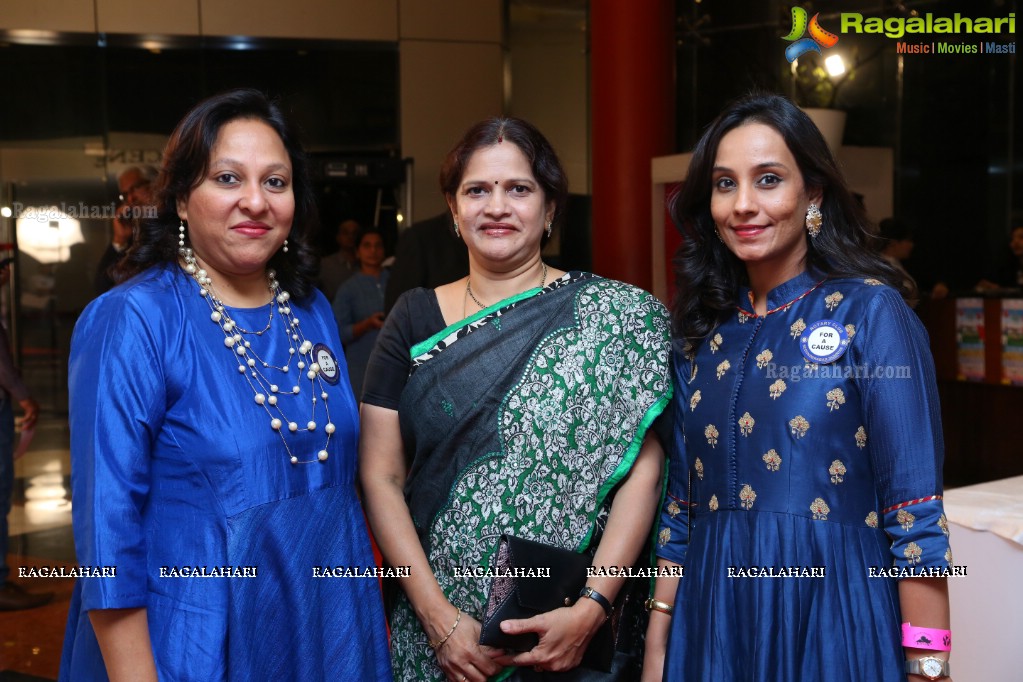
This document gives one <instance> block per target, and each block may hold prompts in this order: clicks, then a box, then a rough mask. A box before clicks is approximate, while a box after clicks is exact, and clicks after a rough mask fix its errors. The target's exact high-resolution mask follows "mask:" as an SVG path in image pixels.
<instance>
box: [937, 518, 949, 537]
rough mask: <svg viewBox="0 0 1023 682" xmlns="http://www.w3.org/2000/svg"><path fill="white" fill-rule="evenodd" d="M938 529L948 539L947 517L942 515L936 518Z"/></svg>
mask: <svg viewBox="0 0 1023 682" xmlns="http://www.w3.org/2000/svg"><path fill="white" fill-rule="evenodd" d="M938 528H940V529H941V532H942V533H944V534H945V537H948V517H947V516H945V515H944V514H942V515H941V516H939V517H938Z"/></svg>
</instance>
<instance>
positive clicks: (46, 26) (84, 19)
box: [0, 0, 96, 33]
mask: <svg viewBox="0 0 1023 682" xmlns="http://www.w3.org/2000/svg"><path fill="white" fill-rule="evenodd" d="M0 29H27V30H34V31H72V32H81V33H94V32H95V31H96V15H95V12H94V11H93V4H92V2H91V0H89V1H84V2H83V0H31V2H26V0H0Z"/></svg>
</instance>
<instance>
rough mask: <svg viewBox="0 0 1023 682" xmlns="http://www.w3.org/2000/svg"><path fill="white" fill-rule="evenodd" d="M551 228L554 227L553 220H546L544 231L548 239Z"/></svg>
mask: <svg viewBox="0 0 1023 682" xmlns="http://www.w3.org/2000/svg"><path fill="white" fill-rule="evenodd" d="M553 229H554V221H553V220H551V221H548V223H547V229H546V232H547V238H548V239H550V238H551V231H552V230H553Z"/></svg>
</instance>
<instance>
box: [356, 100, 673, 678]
mask: <svg viewBox="0 0 1023 682" xmlns="http://www.w3.org/2000/svg"><path fill="white" fill-rule="evenodd" d="M441 187H442V190H443V192H444V195H445V198H446V200H447V203H448V206H449V207H450V210H451V214H452V216H453V218H454V223H455V232H456V235H458V236H459V237H460V238H461V239H462V240H463V241H464V242H465V243H466V246H467V247H468V251H469V262H470V273H469V276H468V277H467V278H463V279H460V280H458V281H455V282H452V283H450V284H446V285H443V286H440V287H438V288H436V289H432V290H427V289H413V290H412V291H409V292H407V293H406V294H405V295H404V296H403V297H402V298H401V299H399V300H398V302H397V303H396V304H395V307H394V309H393V310H392V311H391V313H390V315H389V317H388V319H387V321H386V323H385V326H384V328H383V329H382V330H381V333H380V336H379V338H378V341H377V346H376V348H375V350H374V352H373V356H372V357H371V359H370V363H369V369H368V371H367V375H366V385H365V393H364V397H363V400H364V404H363V407H362V436H361V442H360V467H361V481H362V485H363V490H364V496H365V506H366V510H367V513H368V515H369V519H370V523H371V525H372V528H373V532H374V534H375V536H376V539H377V541H378V543H379V545H380V548H381V550H382V552H383V554H384V557H385V558H386V559H387V561H388V562H389V563H390V564H392V565H395V566H409V567H410V569H409V576H408V577H407V578H402V579H401V581H400V583H401V587H402V588H403V594H402V595H400V596H399V599H398V603H397V605H396V607H395V610H394V613H393V614H392V618H391V636H392V638H391V645H392V660H393V663H394V669H395V675H396V679H399V680H410V681H411V680H415V681H420V680H444V679H448V680H455V681H465V680H473V681H474V682H483V681H484V680H486V679H488V678H496V679H506V678H511V679H522V680H526V679H543V677H544V675H545V674H546V671H567V670H572V669H574V668H576V666H578V665H579V663H580V661H581V659H582V655H583V652H584V651H585V649H586V645H587V643H588V642H589V641H590V639H591V638H592V637H593V635H594V633H595V632H596V631H597V630H598V629H599V628H600V626H601V625H602V624H603V622H604V621H605V619H606V617H607V613H608V610H609V609H610V605H611V603H612V602H614V600H615V598H616V597H617V595H618V592H619V590H620V589H621V588H622V584H623V582H624V579H623V578H621V577H617V576H612V575H607V573H611V572H613V571H601V572H600V573H602V575H597V576H594V577H590V578H588V579H587V581H586V587H587V589H586V590H584V593H585V594H582V593H581V594H580V598H579V599H578V600H576V601H575V602H574V603H573V604H572V605H570V606H569V605H566V606H565V607H562V608H557V609H554V610H553V611H549V612H547V613H543V614H541V615H539V616H536V617H533V618H529V619H524V620H507V621H504V622H503V623H502V625H501V628H502V630H503V631H504V632H506V633H511V634H517V633H523V632H535V633H537V634H538V635H539V643H538V644H537V645H536V646H535V647H534V648H533V649H531V650H530V651H527V652H522V653H515V652H509V651H505V650H501V649H495V648H492V647H487V646H482V645H480V644H479V639H480V621H481V620H482V613H483V609H484V606H485V604H486V602H487V596H488V590H489V588H490V578H489V577H487V576H486V575H483V574H482V573H483V571H481V570H480V569H481V568H487V567H493V566H494V564H495V550H496V549H497V545H498V540H499V538H500V536H501V535H502V534H503V533H507V534H510V535H514V536H516V537H521V538H526V539H530V540H535V541H538V542H542V543H544V544H547V545H552V546H555V547H560V548H565V549H570V550H574V551H577V552H586V553H589V554H591V555H592V556H593V561H592V565H593V566H594V567H602V566H603V567H612V566H614V567H618V566H632V565H633V564H634V563H635V562H636V560H637V559H638V558H639V556H640V554H641V552H642V551H643V548H644V547H645V546H646V545H647V541H648V539H649V537H650V529H651V525H652V521H653V518H654V514H655V509H656V508H657V505H658V503H659V500H660V496H661V482H662V478H661V472H662V464H663V459H664V456H663V452H662V450H661V447H660V445H659V442H658V441H657V439H656V437H654V436H653V435H652V434H650V433H649V427H650V425H651V423H652V422H653V421H654V419H655V418H656V417H657V416H658V415H659V414H660V413H661V411H662V410H663V409H664V407H665V405H666V404H667V402H668V400H669V398H670V395H671V375H670V371H669V356H670V347H669V344H670V341H669V324H668V317H667V314H666V312H665V310H664V308H663V306H662V305H661V304H660V303H659V302H658V301H657V300H656V299H655V298H654V297H652V296H650V295H649V294H647V293H646V292H643V291H641V290H639V289H637V288H635V287H632V286H630V285H627V284H623V283H621V282H615V281H612V280H607V279H604V278H601V277H598V276H595V275H591V274H588V273H580V272H563V271H560V270H557V269H555V268H551V267H548V266H547V265H546V264H545V263H544V262H543V261H542V260H541V256H540V250H541V246H542V244H543V243H544V242H545V241H546V239H548V238H549V237H550V232H551V228H552V224H553V222H554V220H555V218H556V217H557V215H558V212H559V210H560V209H561V208H562V206H563V204H564V201H565V198H566V196H567V180H566V178H565V174H564V171H563V170H562V167H561V165H560V162H559V161H558V159H557V156H556V155H555V154H554V151H553V149H552V148H551V146H550V144H549V143H548V142H547V140H546V139H545V138H544V137H543V135H541V134H540V132H539V131H538V130H536V128H534V127H533V126H532V125H530V124H528V123H526V122H524V121H521V120H517V119H491V120H488V121H484V122H482V123H479V124H477V125H475V126H474V127H473V128H471V129H470V130H469V131H468V132H467V133H466V135H465V136H464V137H463V139H462V140H461V142H459V144H458V145H457V146H456V147H455V148H454V149H453V150H452V151H451V153H450V154H449V155H448V157H447V159H446V160H445V162H444V165H443V167H442V169H441ZM644 559H645V557H644ZM586 597H588V598H586ZM614 665H615V668H614V669H613V670H612V672H615V670H618V669H620V668H621V667H622V665H623V663H622V662H621V661H620V660H617V659H616V661H615V664H614ZM559 679H561V678H559Z"/></svg>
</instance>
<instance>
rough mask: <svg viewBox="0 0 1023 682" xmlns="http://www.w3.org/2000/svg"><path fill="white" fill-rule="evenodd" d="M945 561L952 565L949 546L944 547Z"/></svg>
mask: <svg viewBox="0 0 1023 682" xmlns="http://www.w3.org/2000/svg"><path fill="white" fill-rule="evenodd" d="M945 561H947V562H948V565H949V566H951V565H952V548H951V547H946V548H945Z"/></svg>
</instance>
